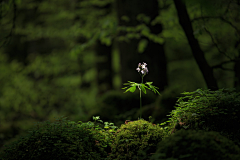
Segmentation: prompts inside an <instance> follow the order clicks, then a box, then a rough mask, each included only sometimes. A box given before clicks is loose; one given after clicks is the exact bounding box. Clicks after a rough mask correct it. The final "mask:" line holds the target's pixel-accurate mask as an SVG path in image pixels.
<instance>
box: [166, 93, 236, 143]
mask: <svg viewBox="0 0 240 160" xmlns="http://www.w3.org/2000/svg"><path fill="white" fill-rule="evenodd" d="M183 94H184V95H185V96H184V97H181V98H179V99H178V102H177V104H176V109H175V110H173V111H172V112H171V118H170V119H169V121H168V122H170V123H169V128H170V132H175V131H176V129H181V128H184V129H194V130H206V131H217V132H220V133H221V134H222V135H224V136H226V137H227V138H229V139H231V140H233V141H234V142H235V143H236V144H239V145H240V128H239V127H237V126H239V124H240V117H239V116H238V115H240V93H238V92H235V91H234V90H230V89H220V90H217V91H210V90H201V89H198V90H196V91H194V92H184V93H183Z"/></svg>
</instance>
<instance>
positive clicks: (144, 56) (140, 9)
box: [116, 0, 167, 91]
mask: <svg viewBox="0 0 240 160" xmlns="http://www.w3.org/2000/svg"><path fill="white" fill-rule="evenodd" d="M116 2H117V12H118V21H119V26H125V27H129V26H132V27H134V26H137V25H138V24H140V22H139V21H138V20H137V16H138V15H139V14H141V13H142V14H145V15H146V16H148V17H150V18H151V20H153V19H155V18H156V16H158V14H159V13H158V1H157V0H151V1H139V0H117V1H116ZM123 16H127V17H128V18H129V21H124V20H123V19H122V17H123ZM148 27H149V29H150V30H151V33H153V34H159V33H160V32H162V26H161V25H160V24H158V25H155V26H151V25H150V24H149V25H148ZM120 35H121V36H124V35H126V33H125V32H121V33H120ZM145 39H146V38H145ZM147 40H148V39H147ZM139 41H140V40H139V39H130V41H129V42H124V41H120V42H119V43H118V47H119V51H120V60H121V78H122V82H123V83H126V82H127V81H134V82H141V77H140V76H139V74H138V72H137V71H136V68H137V66H138V63H142V62H145V63H147V64H148V69H149V75H147V76H145V77H144V82H146V81H152V82H153V85H156V86H157V87H159V88H160V91H162V90H163V89H164V88H165V87H166V86H167V62H166V57H165V53H164V49H163V45H161V44H158V43H154V42H152V41H150V40H148V45H147V47H146V49H145V51H144V52H143V53H138V44H139Z"/></svg>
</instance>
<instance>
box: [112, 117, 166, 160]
mask: <svg viewBox="0 0 240 160" xmlns="http://www.w3.org/2000/svg"><path fill="white" fill-rule="evenodd" d="M163 134H164V130H163V128H161V127H160V126H159V125H155V124H152V123H150V122H148V121H145V120H137V121H132V122H128V123H127V124H123V125H121V127H120V128H119V129H118V130H117V132H116V134H115V137H114V143H113V144H112V153H111V156H110V157H111V159H119V160H128V159H146V158H147V157H149V156H150V155H151V154H152V153H154V152H155V151H156V146H157V143H158V142H160V141H161V140H162V138H163Z"/></svg>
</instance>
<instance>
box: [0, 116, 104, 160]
mask: <svg viewBox="0 0 240 160" xmlns="http://www.w3.org/2000/svg"><path fill="white" fill-rule="evenodd" d="M107 143H108V142H107V140H106V134H101V132H99V131H97V130H95V129H94V127H93V123H80V124H78V123H75V122H72V121H68V120H66V119H65V118H60V119H59V120H56V121H54V122H49V121H46V122H42V123H38V124H37V125H36V126H35V128H33V129H32V130H31V131H30V132H29V134H28V135H26V136H24V137H22V138H20V139H19V140H18V141H15V142H14V143H12V144H10V145H8V146H6V147H5V149H4V150H3V152H2V153H1V154H0V159H1V158H2V159H4V160H27V159H29V160H63V159H64V160H65V159H68V160H75V159H93V160H101V159H104V158H106V157H107V152H106V151H105V148H106V147H107V146H106V145H107ZM103 146H104V147H105V148H104V147H103Z"/></svg>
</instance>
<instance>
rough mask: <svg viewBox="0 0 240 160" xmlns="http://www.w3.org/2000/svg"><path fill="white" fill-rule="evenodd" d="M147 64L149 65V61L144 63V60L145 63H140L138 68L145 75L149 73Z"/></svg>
mask: <svg viewBox="0 0 240 160" xmlns="http://www.w3.org/2000/svg"><path fill="white" fill-rule="evenodd" d="M146 66H147V63H144V62H143V64H141V63H139V64H138V68H137V69H136V70H137V71H138V72H140V71H141V73H142V74H143V75H146V74H147V73H148V68H147V67H146Z"/></svg>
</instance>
